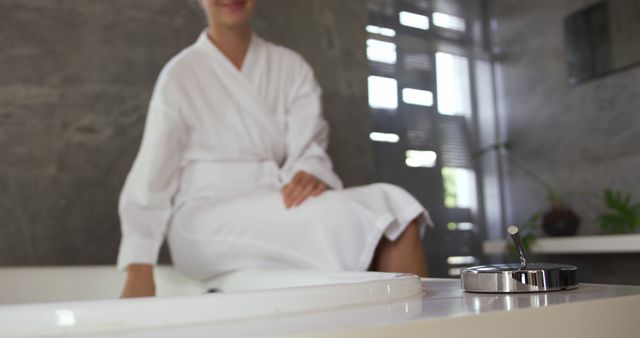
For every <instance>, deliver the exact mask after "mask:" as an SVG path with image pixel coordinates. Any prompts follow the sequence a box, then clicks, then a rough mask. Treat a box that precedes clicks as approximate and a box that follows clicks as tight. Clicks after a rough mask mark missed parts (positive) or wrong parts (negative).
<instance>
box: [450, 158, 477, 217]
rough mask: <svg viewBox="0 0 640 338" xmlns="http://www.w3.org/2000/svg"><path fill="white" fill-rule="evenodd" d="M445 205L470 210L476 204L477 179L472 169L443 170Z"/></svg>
mask: <svg viewBox="0 0 640 338" xmlns="http://www.w3.org/2000/svg"><path fill="white" fill-rule="evenodd" d="M442 179H443V181H444V205H445V206H446V207H447V208H459V209H468V208H471V207H472V206H473V204H474V201H475V198H474V195H475V190H476V185H475V179H474V173H473V170H471V169H466V168H450V167H444V168H442Z"/></svg>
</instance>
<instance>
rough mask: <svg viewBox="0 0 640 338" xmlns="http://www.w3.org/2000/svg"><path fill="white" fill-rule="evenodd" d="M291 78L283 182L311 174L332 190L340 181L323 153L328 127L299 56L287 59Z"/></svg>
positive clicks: (312, 81)
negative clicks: (289, 63) (290, 60)
mask: <svg viewBox="0 0 640 338" xmlns="http://www.w3.org/2000/svg"><path fill="white" fill-rule="evenodd" d="M291 58H292V62H291V65H292V67H291V68H290V69H291V70H292V73H291V74H293V78H292V80H291V83H292V86H291V91H290V93H291V95H290V98H289V103H288V110H287V118H286V125H287V135H286V137H287V140H286V141H287V160H286V162H285V165H284V167H283V169H284V172H285V177H284V181H285V183H288V182H289V181H290V180H291V178H292V177H293V176H294V175H295V174H296V173H297V172H298V171H301V170H304V171H306V172H308V173H310V174H313V175H314V176H316V177H317V178H318V179H320V180H321V181H323V182H324V183H325V184H327V186H329V187H331V188H333V189H341V188H342V181H341V180H340V178H339V177H338V175H336V173H335V172H334V171H333V164H332V162H331V158H330V157H329V155H328V154H327V146H328V144H329V126H328V124H327V121H326V120H325V119H324V117H323V116H322V102H321V94H322V93H321V89H320V86H319V85H318V83H317V82H316V79H315V77H314V74H313V70H312V69H311V67H310V66H309V65H308V64H307V63H306V61H305V60H304V59H303V58H302V57H301V56H299V55H297V54H294V55H292V56H291Z"/></svg>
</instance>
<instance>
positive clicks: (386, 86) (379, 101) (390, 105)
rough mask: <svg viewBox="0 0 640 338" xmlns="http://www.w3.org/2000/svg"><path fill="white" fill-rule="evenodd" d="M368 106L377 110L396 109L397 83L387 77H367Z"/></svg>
mask: <svg viewBox="0 0 640 338" xmlns="http://www.w3.org/2000/svg"><path fill="white" fill-rule="evenodd" d="M368 84H369V106H370V107H371V108H377V109H390V110H393V109H396V108H398V81H396V79H392V78H389V77H382V76H369V81H368Z"/></svg>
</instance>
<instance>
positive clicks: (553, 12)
mask: <svg viewBox="0 0 640 338" xmlns="http://www.w3.org/2000/svg"><path fill="white" fill-rule="evenodd" d="M593 2H595V0H593V1H592V0H553V1H550V0H549V1H531V0H493V1H491V3H492V7H493V12H494V13H493V14H494V15H495V16H496V19H497V24H498V25H497V27H498V30H497V32H494V38H495V46H496V47H497V48H498V51H499V53H500V54H501V62H500V64H501V72H500V73H498V76H499V78H500V79H501V81H502V83H501V86H500V96H501V98H502V101H501V111H502V113H503V114H504V115H505V117H506V123H507V134H508V138H509V139H511V140H512V142H513V146H514V149H513V151H512V156H514V157H515V158H516V159H517V160H518V161H519V162H521V163H522V164H524V165H525V166H526V167H528V168H529V169H530V170H532V171H534V172H536V173H538V174H539V175H540V176H541V177H542V178H543V179H544V180H546V181H547V182H548V183H549V184H551V185H553V186H554V187H556V189H557V190H558V191H559V192H561V193H563V194H565V196H566V199H567V200H568V202H569V203H571V204H572V205H573V207H574V208H575V210H576V211H577V213H578V214H579V215H580V217H581V218H582V225H581V229H580V232H579V234H583V235H586V234H596V233H599V232H600V229H599V227H598V224H597V221H596V218H597V216H598V214H599V213H601V212H602V211H603V210H604V205H603V202H602V198H601V197H600V194H601V191H602V189H603V188H605V187H608V188H614V189H620V190H623V191H626V192H629V193H632V194H633V195H634V197H635V200H636V201H640V179H639V176H638V168H640V142H639V140H640V67H636V68H632V69H629V70H626V71H624V72H620V73H615V74H611V75H609V76H606V77H604V78H600V79H596V80H593V81H590V82H587V83H585V84H582V85H579V86H577V87H570V86H569V85H568V84H567V71H566V66H565V49H564V37H563V36H564V35H563V18H564V16H566V15H567V14H568V13H571V12H573V11H575V10H578V9H580V8H582V7H584V6H587V5H588V4H590V3H593ZM639 20H640V18H639ZM510 180H511V196H510V197H511V208H510V209H511V212H512V215H511V216H512V217H511V218H512V221H513V222H516V223H520V224H522V223H523V222H524V221H526V220H527V219H528V218H529V217H530V216H531V215H532V214H533V213H534V212H535V211H536V210H539V209H542V208H546V207H547V206H548V203H546V201H545V193H544V191H543V190H542V189H540V188H539V187H538V186H537V185H535V184H534V183H532V181H531V180H530V179H529V178H528V177H525V176H523V175H522V173H521V172H519V171H517V170H514V169H512V170H511V171H510ZM538 259H540V260H543V261H558V262H564V263H568V264H575V265H577V266H578V267H579V269H580V274H579V280H580V281H581V282H597V283H620V284H640V273H638V271H637V269H635V268H634V266H635V265H637V264H636V263H637V262H638V259H640V255H639V254H630V255H573V256H546V257H538ZM634 262H635V263H634Z"/></svg>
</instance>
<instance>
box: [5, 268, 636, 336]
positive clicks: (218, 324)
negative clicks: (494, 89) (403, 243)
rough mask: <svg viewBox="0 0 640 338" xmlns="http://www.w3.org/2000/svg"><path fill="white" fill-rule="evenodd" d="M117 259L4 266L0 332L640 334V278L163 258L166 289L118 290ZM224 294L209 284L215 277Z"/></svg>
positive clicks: (159, 279)
mask: <svg viewBox="0 0 640 338" xmlns="http://www.w3.org/2000/svg"><path fill="white" fill-rule="evenodd" d="M124 278H125V275H124V273H121V272H118V271H116V270H115V268H113V267H104V266H103V267H46V268H37V267H34V268H0V282H1V283H2V284H1V285H2V288H1V289H0V303H1V305H0V337H36V336H37V337H43V336H44V337H51V336H62V335H64V336H74V337H114V336H115V337H254V336H262V337H266V336H269V337H271V336H295V337H299V336H304V337H396V336H402V337H425V336H433V337H439V336H440V337H442V336H446V337H468V336H469V335H470V334H474V335H479V336H491V337H492V338H493V337H513V336H514V332H517V333H518V334H517V336H519V337H538V336H540V335H542V334H543V333H545V332H546V333H549V332H553V333H554V334H556V335H558V336H580V337H581V338H588V337H598V338H599V337H605V336H615V337H634V338H635V337H637V332H640V321H638V320H637V318H636V316H637V309H638V308H640V287H636V286H616V285H593V284H581V285H580V287H579V288H578V289H577V290H572V291H560V292H552V293H542V294H512V295H499V294H494V295H491V294H470V293H465V292H463V291H462V290H461V288H460V283H459V281H458V280H450V279H422V280H421V279H419V278H418V277H416V276H411V275H402V274H385V273H375V272H326V271H262V270H247V271H239V272H236V273H234V274H229V275H227V276H223V277H221V278H218V279H216V280H213V281H209V282H207V283H199V282H196V281H193V280H190V279H188V278H186V277H184V276H182V275H180V274H179V273H177V272H176V271H174V270H173V269H172V268H171V267H168V266H162V267H159V268H157V269H156V284H157V291H158V297H156V298H146V299H127V300H118V299H115V298H116V297H117V296H118V294H119V293H120V289H121V287H122V285H123V283H124ZM211 287H215V288H218V289H222V290H224V292H222V293H204V292H205V291H206V290H207V289H208V288H211Z"/></svg>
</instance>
